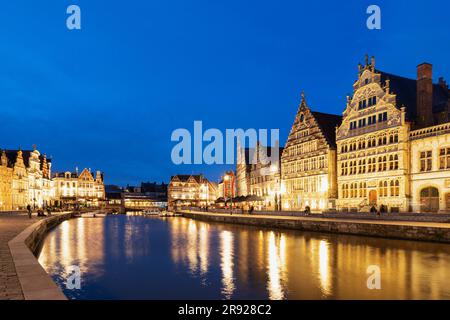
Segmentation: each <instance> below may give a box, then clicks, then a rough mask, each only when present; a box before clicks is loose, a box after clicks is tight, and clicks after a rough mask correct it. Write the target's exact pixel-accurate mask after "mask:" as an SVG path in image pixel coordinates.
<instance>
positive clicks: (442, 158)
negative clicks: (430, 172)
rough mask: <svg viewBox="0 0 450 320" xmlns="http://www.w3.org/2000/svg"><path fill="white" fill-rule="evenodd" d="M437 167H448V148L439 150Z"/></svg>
mask: <svg viewBox="0 0 450 320" xmlns="http://www.w3.org/2000/svg"><path fill="white" fill-rule="evenodd" d="M439 169H450V148H441V149H440V150H439Z"/></svg>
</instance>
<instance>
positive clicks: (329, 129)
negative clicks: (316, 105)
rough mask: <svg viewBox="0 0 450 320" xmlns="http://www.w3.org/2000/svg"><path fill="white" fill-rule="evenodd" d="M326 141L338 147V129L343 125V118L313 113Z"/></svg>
mask: <svg viewBox="0 0 450 320" xmlns="http://www.w3.org/2000/svg"><path fill="white" fill-rule="evenodd" d="M311 113H312V114H313V116H314V118H315V119H316V122H317V124H318V126H319V127H320V129H321V130H322V132H323V134H324V135H325V139H327V142H328V143H329V145H330V146H332V147H336V127H338V126H340V125H341V122H342V116H339V115H336V114H330V113H323V112H317V111H311Z"/></svg>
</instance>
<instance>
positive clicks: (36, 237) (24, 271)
mask: <svg viewBox="0 0 450 320" xmlns="http://www.w3.org/2000/svg"><path fill="white" fill-rule="evenodd" d="M73 214H74V213H72V212H70V213H62V214H56V215H54V216H51V217H48V218H45V219H42V220H39V221H38V222H36V223H34V224H32V225H30V226H28V227H27V228H26V229H25V230H23V231H22V232H20V233H19V234H18V235H17V236H16V237H14V238H13V239H12V240H10V241H9V242H8V246H9V250H10V255H11V256H10V257H11V260H12V263H13V266H14V271H15V275H16V277H17V280H18V282H19V283H20V290H21V294H22V297H23V298H24V299H25V300H66V299H67V298H66V296H65V295H64V294H63V293H62V291H61V290H60V289H59V287H58V286H57V285H56V284H55V283H54V282H53V281H52V279H51V278H50V276H49V275H48V274H47V273H46V272H45V270H44V269H43V268H42V266H41V265H40V264H39V262H38V260H37V258H36V254H37V252H38V250H39V246H40V244H41V243H42V241H43V240H44V238H45V236H46V234H47V232H48V231H49V230H51V229H52V228H54V227H55V226H57V225H58V224H60V223H61V222H63V221H65V220H67V219H70V218H72V217H73Z"/></svg>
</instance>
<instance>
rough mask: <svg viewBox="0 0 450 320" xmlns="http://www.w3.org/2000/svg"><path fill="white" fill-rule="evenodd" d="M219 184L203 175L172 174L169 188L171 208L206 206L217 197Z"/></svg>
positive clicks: (168, 196)
mask: <svg viewBox="0 0 450 320" xmlns="http://www.w3.org/2000/svg"><path fill="white" fill-rule="evenodd" d="M217 193H218V190H217V184H215V183H212V182H209V181H208V179H206V178H205V177H204V176H203V175H183V174H179V175H176V176H172V178H171V179H170V183H169V186H168V188H167V202H168V206H169V209H170V210H172V209H174V208H175V207H183V206H206V205H210V204H212V203H214V201H215V200H216V199H217Z"/></svg>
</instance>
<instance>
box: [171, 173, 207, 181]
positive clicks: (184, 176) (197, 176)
mask: <svg viewBox="0 0 450 320" xmlns="http://www.w3.org/2000/svg"><path fill="white" fill-rule="evenodd" d="M190 177H193V178H194V180H195V181H196V182H198V183H201V182H202V181H203V180H206V179H205V178H204V177H203V175H201V174H177V175H175V176H172V177H171V179H170V180H173V179H175V178H178V179H179V180H180V181H181V182H187V181H188V180H189V178H190Z"/></svg>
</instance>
